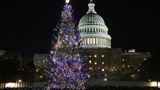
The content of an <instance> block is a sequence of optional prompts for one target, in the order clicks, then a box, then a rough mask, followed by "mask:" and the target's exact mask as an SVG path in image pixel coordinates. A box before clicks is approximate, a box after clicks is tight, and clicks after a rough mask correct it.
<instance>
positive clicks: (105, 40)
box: [78, 1, 111, 48]
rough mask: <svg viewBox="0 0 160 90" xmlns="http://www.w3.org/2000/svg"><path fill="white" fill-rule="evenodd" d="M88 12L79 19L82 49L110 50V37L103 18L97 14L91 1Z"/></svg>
mask: <svg viewBox="0 0 160 90" xmlns="http://www.w3.org/2000/svg"><path fill="white" fill-rule="evenodd" d="M88 7H89V10H88V12H87V13H86V14H85V15H84V16H83V17H82V18H81V19H80V21H79V25H78V29H79V31H80V37H81V38H82V42H81V44H80V46H81V47H82V48H111V36H110V35H109V34H108V28H107V26H106V25H105V22H104V20H103V18H102V17H101V16H100V15H98V14H97V12H96V11H95V9H94V7H95V4H94V3H93V2H92V1H91V2H90V3H89V4H88Z"/></svg>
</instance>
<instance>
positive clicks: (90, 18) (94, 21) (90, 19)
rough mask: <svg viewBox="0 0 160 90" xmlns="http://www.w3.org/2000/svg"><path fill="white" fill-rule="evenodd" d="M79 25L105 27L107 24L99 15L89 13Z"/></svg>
mask: <svg viewBox="0 0 160 90" xmlns="http://www.w3.org/2000/svg"><path fill="white" fill-rule="evenodd" d="M79 25H80V26H83V25H105V22H104V20H103V18H102V17H101V16H99V15H98V14H95V13H88V14H86V15H84V16H83V17H82V18H81V19H80V22H79Z"/></svg>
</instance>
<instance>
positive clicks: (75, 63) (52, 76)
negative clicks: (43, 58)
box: [46, 0, 85, 90]
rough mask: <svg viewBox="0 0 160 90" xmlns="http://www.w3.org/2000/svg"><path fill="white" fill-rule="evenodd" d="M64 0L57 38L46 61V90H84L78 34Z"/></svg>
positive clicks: (70, 10) (67, 0) (71, 11)
mask: <svg viewBox="0 0 160 90" xmlns="http://www.w3.org/2000/svg"><path fill="white" fill-rule="evenodd" d="M68 3H69V0H66V3H65V5H64V9H63V11H62V14H61V24H60V25H59V28H57V30H58V32H59V33H58V38H57V42H56V44H55V45H53V48H52V49H51V53H50V58H49V59H48V62H47V63H48V64H47V69H46V77H47V80H48V85H47V90H52V89H84V88H85V86H84V83H85V74H84V72H83V71H82V70H83V67H84V64H83V60H82V58H81V56H80V54H79V41H80V37H79V32H78V30H77V29H76V28H75V24H74V19H73V16H72V13H73V10H72V6H71V5H70V4H68Z"/></svg>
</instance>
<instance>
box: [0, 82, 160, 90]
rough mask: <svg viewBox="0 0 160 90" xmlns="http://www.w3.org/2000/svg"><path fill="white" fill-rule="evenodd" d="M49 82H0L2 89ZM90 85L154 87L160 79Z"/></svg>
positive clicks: (29, 86) (34, 85) (90, 85)
mask: <svg viewBox="0 0 160 90" xmlns="http://www.w3.org/2000/svg"><path fill="white" fill-rule="evenodd" d="M46 84H47V83H46V82H33V83H25V82H21V83H13V82H8V83H0V89H5V88H10V89H16V88H30V89H33V88H43V87H44V86H45V85H46ZM88 86H89V87H96V86H106V87H108V86H111V87H151V88H152V87H153V88H160V81H151V82H144V81H98V80H97V81H96V82H94V81H92V82H90V83H88Z"/></svg>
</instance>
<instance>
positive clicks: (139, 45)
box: [0, 0, 160, 54]
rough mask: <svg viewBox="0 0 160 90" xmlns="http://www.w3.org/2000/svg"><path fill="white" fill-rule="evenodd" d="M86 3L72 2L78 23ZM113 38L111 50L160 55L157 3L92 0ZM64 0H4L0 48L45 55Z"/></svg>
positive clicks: (80, 0)
mask: <svg viewBox="0 0 160 90" xmlns="http://www.w3.org/2000/svg"><path fill="white" fill-rule="evenodd" d="M88 2H89V0H71V4H72V5H73V9H74V16H75V19H76V20H77V21H78V20H79V19H80V17H82V16H83V15H84V14H85V13H86V11H87V9H88V6H87V4H88ZM94 2H95V4H96V11H97V13H98V14H99V15H101V16H102V17H103V19H104V20H105V23H106V25H107V26H108V28H109V34H110V35H111V37H112V47H113V48H124V49H125V48H126V49H127V48H135V49H137V50H138V51H151V52H154V53H160V51H159V50H160V47H159V46H160V44H159V41H160V40H159V39H160V30H159V27H158V21H159V20H158V17H159V16H158V15H157V14H156V12H158V11H159V10H158V9H156V8H157V6H158V5H157V6H156V2H153V1H152V2H151V1H147V0H146V1H141V0H137V1H136V0H134V1H133V2H132V1H131V0H94ZM63 4H64V0H16V2H15V0H14V1H12V2H9V1H7V0H4V1H3V2H1V3H0V6H1V7H0V11H1V13H0V25H1V26H0V49H4V48H12V49H15V50H17V51H18V52H20V53H22V54H33V53H47V52H49V49H50V47H51V37H52V34H54V33H52V29H53V28H55V26H56V23H57V22H58V20H59V18H60V14H61V10H62V8H63Z"/></svg>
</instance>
